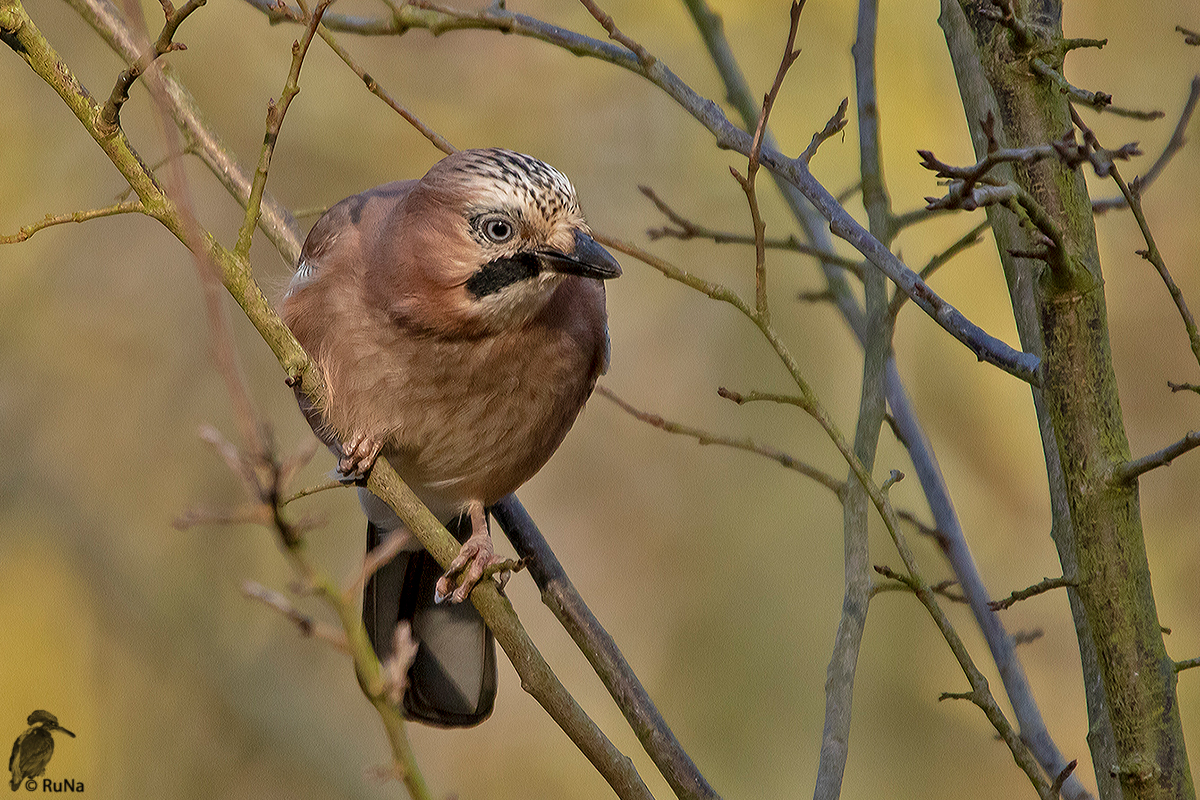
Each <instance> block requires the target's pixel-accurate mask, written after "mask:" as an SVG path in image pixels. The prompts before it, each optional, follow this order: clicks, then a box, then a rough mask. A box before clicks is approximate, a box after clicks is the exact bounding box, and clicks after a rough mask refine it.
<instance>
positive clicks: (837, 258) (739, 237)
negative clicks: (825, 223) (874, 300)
mask: <svg viewBox="0 0 1200 800" xmlns="http://www.w3.org/2000/svg"><path fill="white" fill-rule="evenodd" d="M638 191H640V192H641V193H642V194H644V195H645V196H646V197H648V198H649V199H650V202H652V203H654V205H655V207H656V208H658V210H659V211H661V212H662V214H663V216H665V217H666V218H667V221H668V222H670V223H671V224H672V225H674V226H675V227H670V226H669V225H664V226H662V227H661V228H650V229H649V230H647V231H646V235H647V236H649V237H650V241H657V240H658V239H668V238H669V239H679V240H681V241H687V240H689V239H707V240H710V241H712V242H714V243H715V244H748V245H753V244H754V243H755V237H754V235H753V234H744V233H729V232H726V231H718V230H714V229H713V228H709V227H706V226H704V225H701V224H699V223H697V222H693V221H692V220H690V219H688V218H687V217H685V216H683V215H682V214H680V213H679V212H677V211H675V210H674V209H673V208H671V206H669V205H668V204H667V202H666V201H665V200H663V199H662V197H660V196H659V195H658V193H656V192H655V191H654V190H653V189H651V188H650V187H649V186H639V187H638ZM763 245H764V246H765V247H768V248H770V249H773V250H793V251H795V252H797V253H800V254H802V255H807V256H813V257H815V258H819V259H821V260H822V261H824V262H826V263H829V264H834V265H836V266H839V267H843V268H845V269H847V270H849V271H851V272H853V273H855V275H857V276H858V277H859V278H861V277H862V261H861V260H858V259H853V258H847V257H846V256H842V255H838V254H837V253H834V252H833V251H831V250H822V249H820V248H818V247H813V246H812V245H807V244H804V243H803V242H801V241H800V240H799V239H797V238H796V237H795V236H789V237H787V238H786V239H772V238H765V239H763Z"/></svg>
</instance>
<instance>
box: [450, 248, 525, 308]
mask: <svg viewBox="0 0 1200 800" xmlns="http://www.w3.org/2000/svg"><path fill="white" fill-rule="evenodd" d="M541 271H542V265H541V263H539V261H538V257H537V256H535V255H534V254H533V253H517V254H516V255H514V256H510V257H506V258H497V259H496V260H494V261H489V262H488V263H486V264H484V265H483V266H482V267H480V268H479V269H478V271H476V272H475V274H474V275H472V276H471V277H470V278H467V284H466V286H467V291H468V292H470V293H471V294H472V295H474V296H475V299H476V300H479V299H481V298H484V297H487V296H488V295H489V294H495V293H496V292H499V291H500V290H501V289H503V288H504V287H505V286H511V285H512V284H514V283H520V282H521V281H525V280H529V279H530V278H536V277H537V276H538V275H539V274H540V273H541Z"/></svg>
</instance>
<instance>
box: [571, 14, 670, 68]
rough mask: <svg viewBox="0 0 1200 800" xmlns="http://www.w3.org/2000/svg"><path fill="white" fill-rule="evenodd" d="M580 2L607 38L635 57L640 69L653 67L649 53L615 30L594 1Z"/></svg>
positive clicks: (614, 23) (654, 59)
mask: <svg viewBox="0 0 1200 800" xmlns="http://www.w3.org/2000/svg"><path fill="white" fill-rule="evenodd" d="M580 2H581V3H583V7H584V8H586V9H587V10H588V13H589V14H591V15H592V16H593V17H595V19H596V21H597V22H599V23H600V24H601V25H602V26H603V27H604V30H606V31H608V38H610V39H612V40H613V41H615V42H619V43H620V44H621V45H622V46H623V47H625V48H626V49H627V50H629V51H630V52H631V53H633V54H634V55H635V56H637V60H638V61H639V62H640V63H641V65H642V69H644V70H650V69H651V68H652V67H653V66H654V64H655V62H656V61H657V59H656V58H655V57H654V56H652V55H651V54H650V51H649V50H647V49H646V48H644V47H642V46H641V45H640V44H638V43H637V42H635V41H634V40H633V39H631V38H629V37H628V36H626V35H625V34H623V33H621V31H620V30H618V29H617V23H616V22H614V21H613V18H612V17H611V16H610V15H609V14H607V13H605V12H604V11H603V10H602V9H601V8H600V7H599V6H597V5H596V3H595V2H594V0H580Z"/></svg>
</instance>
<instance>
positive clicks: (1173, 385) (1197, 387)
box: [1167, 381, 1200, 394]
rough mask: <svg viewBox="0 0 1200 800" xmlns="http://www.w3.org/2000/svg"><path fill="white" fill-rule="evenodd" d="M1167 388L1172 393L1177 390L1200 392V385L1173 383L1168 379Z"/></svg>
mask: <svg viewBox="0 0 1200 800" xmlns="http://www.w3.org/2000/svg"><path fill="white" fill-rule="evenodd" d="M1167 388H1168V389H1170V390H1171V394H1175V393H1176V392H1195V393H1196V394H1200V385H1198V384H1195V383H1172V382H1171V381H1167Z"/></svg>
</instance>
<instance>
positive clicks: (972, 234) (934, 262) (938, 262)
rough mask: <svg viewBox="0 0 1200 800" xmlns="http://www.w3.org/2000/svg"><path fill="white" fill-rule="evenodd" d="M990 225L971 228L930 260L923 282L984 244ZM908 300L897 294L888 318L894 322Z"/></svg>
mask: <svg viewBox="0 0 1200 800" xmlns="http://www.w3.org/2000/svg"><path fill="white" fill-rule="evenodd" d="M990 225H991V223H990V222H988V221H987V220H986V219H985V220H984V221H983V222H981V223H979V224H978V225H976V226H975V227H974V228H971V230H969V231H967V232H966V233H964V234H963V235H962V236H961V237H959V239H958V240H957V241H955V242H954V244H952V245H950V246H949V247H947V248H946V249H945V250H943V251H942V252H940V253H938V254H937V255H935V256H934V257H933V258H931V259H929V263H928V264H926V265H925V268H924V269H922V270H921V272H920V275H921V280H923V281H928V280H929V278H930V277H931V276H932V275H933V273H934V272H936V271H937V270H938V269H940V268H941V267H942V265H943V264H946V263H947V262H949V261H950V259H952V258H954V257H955V256H956V255H958V254H959V253H961V252H963V251H964V250H967V249H969V248H971V247H974V246H975V245H977V244H979V243H980V242H982V241H983V232H984V231H986V230H987V229H988V227H989V226H990ZM907 300H908V295H906V294H904V292H896V293H895V294H894V295H893V297H892V302H891V303H890V304H888V311H887V313H888V317H889V318H891V319H892V320H893V321H894V320H895V319H896V316H897V315H898V314H899V313H900V309H901V308H903V307H904V304H905V302H907Z"/></svg>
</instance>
